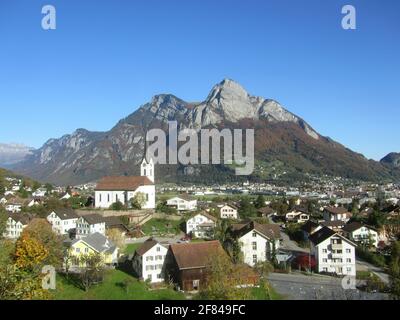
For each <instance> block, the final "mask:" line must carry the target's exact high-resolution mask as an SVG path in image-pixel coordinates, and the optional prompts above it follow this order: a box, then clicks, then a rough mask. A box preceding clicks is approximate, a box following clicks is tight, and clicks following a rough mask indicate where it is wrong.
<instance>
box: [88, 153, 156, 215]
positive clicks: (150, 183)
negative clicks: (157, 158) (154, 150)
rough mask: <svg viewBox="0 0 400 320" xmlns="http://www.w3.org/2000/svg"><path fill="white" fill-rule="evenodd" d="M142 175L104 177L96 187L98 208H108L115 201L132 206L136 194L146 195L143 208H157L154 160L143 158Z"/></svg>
mask: <svg viewBox="0 0 400 320" xmlns="http://www.w3.org/2000/svg"><path fill="white" fill-rule="evenodd" d="M140 168H141V176H140V177H134V176H131V177H104V178H103V179H101V180H100V181H99V183H97V186H96V189H95V205H96V208H102V209H108V208H110V206H111V205H112V204H113V203H115V202H121V203H122V204H124V205H126V206H128V207H129V206H130V200H131V199H132V198H134V197H135V195H136V194H138V193H142V194H143V195H144V196H145V203H144V205H143V206H142V209H155V207H156V187H155V185H154V164H153V160H152V159H150V161H148V162H147V160H146V159H143V162H142V165H141V167H140Z"/></svg>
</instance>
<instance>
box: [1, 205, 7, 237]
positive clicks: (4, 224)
mask: <svg viewBox="0 0 400 320" xmlns="http://www.w3.org/2000/svg"><path fill="white" fill-rule="evenodd" d="M7 219H8V217H7V214H6V211H5V210H4V209H3V208H1V207H0V239H2V238H3V234H4V232H5V231H6V228H7Z"/></svg>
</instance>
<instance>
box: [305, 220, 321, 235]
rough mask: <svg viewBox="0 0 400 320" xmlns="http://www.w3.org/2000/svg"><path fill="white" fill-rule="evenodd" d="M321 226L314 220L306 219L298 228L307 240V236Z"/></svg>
mask: <svg viewBox="0 0 400 320" xmlns="http://www.w3.org/2000/svg"><path fill="white" fill-rule="evenodd" d="M321 228H322V226H321V225H320V224H318V223H316V222H314V221H311V220H308V221H307V222H306V223H304V224H303V225H302V226H301V228H300V230H301V231H302V232H303V237H304V239H305V240H308V238H309V236H310V235H312V234H313V233H314V232H316V231H318V230H319V229H321Z"/></svg>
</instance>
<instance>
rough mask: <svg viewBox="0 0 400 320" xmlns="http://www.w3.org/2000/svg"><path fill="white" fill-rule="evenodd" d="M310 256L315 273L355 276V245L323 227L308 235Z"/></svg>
mask: <svg viewBox="0 0 400 320" xmlns="http://www.w3.org/2000/svg"><path fill="white" fill-rule="evenodd" d="M309 239H310V243H311V254H312V255H313V256H314V257H315V260H316V263H317V266H316V268H317V271H318V272H325V273H334V274H337V275H350V276H355V275H356V244H355V243H354V242H352V241H351V240H349V239H347V238H345V237H343V236H342V235H340V234H338V233H336V232H335V231H333V230H331V229H329V228H327V227H323V228H322V229H320V230H318V231H316V232H314V233H313V234H312V235H310V238H309Z"/></svg>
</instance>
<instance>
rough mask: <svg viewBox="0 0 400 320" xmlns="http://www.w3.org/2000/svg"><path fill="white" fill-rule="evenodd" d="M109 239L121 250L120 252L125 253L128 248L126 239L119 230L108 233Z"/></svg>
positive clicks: (111, 230) (110, 230)
mask: <svg viewBox="0 0 400 320" xmlns="http://www.w3.org/2000/svg"><path fill="white" fill-rule="evenodd" d="M106 235H107V238H109V239H110V240H111V241H112V242H114V244H115V245H116V246H117V247H118V248H119V250H120V251H124V250H125V248H126V242H125V241H126V238H125V236H124V235H123V233H122V232H121V231H120V230H118V229H109V230H107V232H106Z"/></svg>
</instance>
